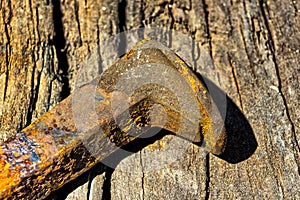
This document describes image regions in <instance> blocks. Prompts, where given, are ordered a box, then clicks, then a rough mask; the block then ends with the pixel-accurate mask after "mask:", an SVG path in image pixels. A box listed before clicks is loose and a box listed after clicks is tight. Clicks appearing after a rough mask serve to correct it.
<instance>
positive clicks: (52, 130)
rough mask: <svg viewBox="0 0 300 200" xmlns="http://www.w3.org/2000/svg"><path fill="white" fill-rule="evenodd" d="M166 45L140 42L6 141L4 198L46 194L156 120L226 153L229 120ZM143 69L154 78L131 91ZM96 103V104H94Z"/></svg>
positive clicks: (0, 167) (1, 154) (0, 152)
mask: <svg viewBox="0 0 300 200" xmlns="http://www.w3.org/2000/svg"><path fill="white" fill-rule="evenodd" d="M159 45H160V44H159V43H157V42H155V41H142V42H140V43H139V44H138V45H137V46H136V47H135V48H134V49H133V50H131V51H130V52H129V53H127V54H126V55H125V56H123V57H122V58H121V59H119V60H118V61H117V62H115V63H114V64H113V65H112V66H111V67H110V68H109V69H108V70H107V71H105V72H104V73H103V74H102V75H101V76H100V77H98V78H97V79H95V80H93V81H92V82H91V83H89V84H87V85H84V86H82V87H80V88H78V89H77V90H75V91H74V93H73V94H72V95H71V96H69V97H68V98H67V99H65V100H64V101H62V102H61V103H60V104H59V105H57V106H56V107H55V108H54V109H53V110H51V111H49V112H48V113H46V114H44V115H43V116H42V117H40V118H39V119H38V120H36V121H35V122H33V123H32V124H31V125H30V126H28V127H27V128H25V129H24V130H23V131H22V132H21V133H18V134H16V135H15V136H14V137H12V138H10V139H9V140H8V141H6V142H4V143H3V144H1V146H0V180H1V182H0V198H1V199H42V198H44V197H45V196H47V195H48V194H49V193H50V192H51V191H53V190H56V189H58V188H59V187H61V186H62V185H64V184H65V183H66V182H68V181H70V180H72V179H75V178H76V177H78V176H79V175H80V174H82V173H83V172H84V171H86V170H88V169H89V168H91V167H92V166H93V165H95V164H96V163H97V162H99V161H101V160H102V159H104V158H106V157H108V156H109V155H110V154H111V153H113V152H114V151H116V150H117V149H118V148H120V147H122V146H124V145H126V144H128V143H130V142H131V141H133V140H134V139H136V138H137V137H142V136H143V134H145V132H148V131H149V130H151V129H152V128H153V127H158V128H162V129H166V130H169V131H171V132H173V133H174V134H176V135H178V136H180V137H182V138H184V139H186V140H189V141H191V142H194V143H196V144H198V145H201V146H203V147H204V148H206V149H207V150H208V151H212V152H213V153H215V154H220V153H222V151H223V149H224V145H225V141H226V137H225V136H226V134H225V132H224V131H220V130H223V120H222V119H221V116H220V114H219V113H218V112H212V110H213V109H212V107H213V106H215V105H214V103H213V102H212V100H211V98H210V96H209V93H208V91H207V89H206V88H205V86H204V85H203V83H201V82H200V81H199V80H198V79H197V77H196V76H195V75H194V74H193V73H192V71H191V70H190V69H189V68H188V67H187V65H186V64H185V62H184V61H183V60H181V59H180V58H179V57H178V56H177V55H176V54H174V53H173V52H172V51H170V50H169V49H167V48H165V47H163V46H160V48H158V46H159ZM149 74H151V75H149ZM132 77H135V79H133V80H130V81H131V83H130V84H128V83H126V80H128V79H130V78H132ZM141 77H144V78H145V77H146V78H148V79H147V81H148V82H147V83H145V84H144V85H141V87H139V88H138V89H135V90H133V91H131V88H135V85H134V84H135V83H134V82H137V83H138V82H139V81H141V80H143V79H139V78H141ZM157 77H158V78H157ZM178 77H180V78H178ZM164 78H165V81H164ZM134 80H135V81H134ZM138 84H140V83H138ZM171 86H172V87H173V88H175V89H172V88H171V89H170V87H171ZM124 91H127V92H128V91H129V93H130V96H128V94H127V93H126V92H124ZM124 100H125V101H126V103H124ZM91 103H92V104H93V105H92V110H93V112H89V109H88V108H87V107H89V106H90V104H91ZM125 104H127V106H125V107H124V105H125Z"/></svg>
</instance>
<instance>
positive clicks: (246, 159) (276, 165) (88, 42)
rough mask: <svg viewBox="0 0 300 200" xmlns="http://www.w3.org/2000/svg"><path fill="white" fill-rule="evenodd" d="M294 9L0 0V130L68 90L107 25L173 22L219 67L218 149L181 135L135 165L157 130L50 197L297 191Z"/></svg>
mask: <svg viewBox="0 0 300 200" xmlns="http://www.w3.org/2000/svg"><path fill="white" fill-rule="evenodd" d="M299 10H300V3H299V1H288V0H283V1H279V0H277V1H258V0H257V1H245V0H243V1H214V2H213V1H206V0H202V1H198V0H182V1H175V0H160V1H152V0H132V1H125V0H122V1H120V2H119V1H117V0H113V1H92V0H86V1H71V0H64V1H48V0H43V1H36V0H28V1H16V0H6V1H4V0H0V91H1V92H0V94H1V95H0V123H1V128H0V134H1V138H2V139H3V140H5V139H6V138H8V137H9V136H11V135H13V134H14V133H16V132H17V131H20V130H21V129H22V128H24V127H25V126H26V125H28V124H29V123H30V122H32V121H33V120H34V119H36V118H37V117H38V116H40V115H41V114H43V113H44V112H46V111H47V110H49V109H51V107H53V106H54V105H55V104H57V103H58V102H59V101H60V100H61V99H63V98H65V97H66V96H68V95H69V94H70V93H71V92H72V90H73V89H74V87H75V85H76V81H77V80H76V74H78V71H79V69H80V66H81V65H82V63H83V62H84V60H85V59H86V57H87V56H88V55H89V54H90V53H92V52H93V49H94V48H95V47H97V46H98V45H100V46H101V45H102V44H103V41H105V40H107V38H109V36H111V35H115V34H117V33H119V32H121V31H124V30H131V29H133V28H139V27H143V26H146V27H165V28H169V29H175V30H180V31H181V32H182V33H185V34H187V35H190V36H191V37H192V38H194V39H195V41H197V42H199V43H200V44H201V45H202V47H203V48H204V49H205V50H206V51H207V52H208V54H209V55H210V56H211V57H212V60H213V62H214V67H215V68H216V69H217V70H218V72H219V73H218V76H215V75H214V74H209V72H208V73H207V74H206V76H207V77H208V78H209V79H210V80H212V81H213V83H214V84H215V85H217V86H219V87H220V88H221V90H222V91H223V92H226V93H227V95H228V99H227V113H226V114H227V118H226V128H227V129H228V130H227V131H228V134H229V135H230V140H229V141H228V149H226V152H225V154H224V155H223V156H220V157H216V156H213V155H208V156H206V157H204V158H203V156H201V155H199V153H198V152H199V149H198V147H196V146H194V145H191V146H189V147H188V149H187V151H186V152H185V154H184V156H183V157H182V158H181V159H179V160H178V161H176V162H174V163H172V164H170V165H163V164H162V163H160V161H159V159H157V160H156V161H155V160H153V162H158V163H159V164H160V165H161V168H160V169H159V170H152V171H149V170H148V171H147V170H146V171H145V165H148V164H149V163H147V160H146V159H145V158H146V157H147V155H148V154H149V152H151V151H154V150H155V149H157V148H163V147H162V146H163V143H164V141H166V140H168V138H164V139H163V140H162V141H158V142H156V143H155V144H153V145H150V147H149V146H148V147H145V148H143V149H142V150H141V151H139V152H137V153H134V154H133V155H131V156H129V157H125V158H123V159H122V160H121V161H120V163H119V164H118V165H117V166H116V168H115V169H111V168H107V167H105V166H104V165H101V164H99V165H98V166H96V167H95V168H94V169H93V170H91V171H89V172H88V173H86V174H84V175H83V176H82V177H80V178H79V179H78V180H76V181H75V182H72V183H70V184H68V185H66V186H65V187H63V188H62V189H61V190H59V191H57V192H56V193H53V194H52V195H51V197H49V199H63V198H67V199H88V198H89V199H100V198H102V199H107V198H111V199H161V198H166V199H236V198H239V199H240V198H257V199H299V198H300V192H299V191H300V177H299V176H300V175H299V174H300V161H299V158H300V152H299V151H300V150H299V143H300V126H299V124H300V118H299V113H300V105H299V104H300V89H299V79H300V76H299V75H300V67H299V66H300V11H299ZM165 40H166V41H167V42H168V43H169V45H170V46H172V45H173V44H172V43H176V41H173V40H172V39H171V38H169V36H168V35H167V34H166V36H165ZM105 51H109V49H105V48H102V49H100V50H99V53H100V55H102V54H103V55H104V52H105ZM196 57H197V55H196V54H195V58H194V59H195V60H196V59H197V58H196ZM103 59H104V60H105V58H103ZM206 64H207V63H206ZM208 65H209V63H208ZM198 70H199V72H200V73H201V70H203V69H201V68H199V69H198ZM101 71H102V67H101V66H99V68H98V73H100V72H101ZM90 76H94V74H91V75H90Z"/></svg>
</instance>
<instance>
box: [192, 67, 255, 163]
mask: <svg viewBox="0 0 300 200" xmlns="http://www.w3.org/2000/svg"><path fill="white" fill-rule="evenodd" d="M196 74H197V77H198V78H199V79H200V80H201V81H202V82H204V83H205V84H206V86H209V90H210V92H211V90H213V92H212V93H211V94H212V95H211V96H212V99H214V101H215V102H223V100H222V101H220V100H219V98H224V97H225V98H226V105H222V104H221V105H220V104H218V103H216V106H217V107H218V109H219V110H220V112H221V113H222V112H225V113H222V114H225V115H226V116H225V115H224V117H225V122H224V123H225V129H226V133H227V145H226V148H225V151H224V153H223V154H222V155H219V156H218V157H219V158H221V159H223V160H226V161H227V162H229V163H232V164H236V163H239V162H242V161H244V160H246V159H248V158H249V157H250V156H251V155H252V154H253V153H254V152H255V150H256V149H257V145H258V143H257V141H256V138H255V135H254V133H253V130H252V128H251V126H250V124H249V122H248V120H247V119H246V117H245V116H244V114H243V113H242V111H241V110H240V109H239V108H238V107H237V105H236V104H235V103H234V102H233V101H232V99H230V97H228V96H227V95H226V94H225V93H224V92H223V91H222V90H221V89H220V88H219V87H218V86H216V85H215V84H214V83H213V82H212V81H210V80H209V79H207V78H206V77H204V76H201V75H200V74H199V73H196ZM224 106H226V107H224Z"/></svg>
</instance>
